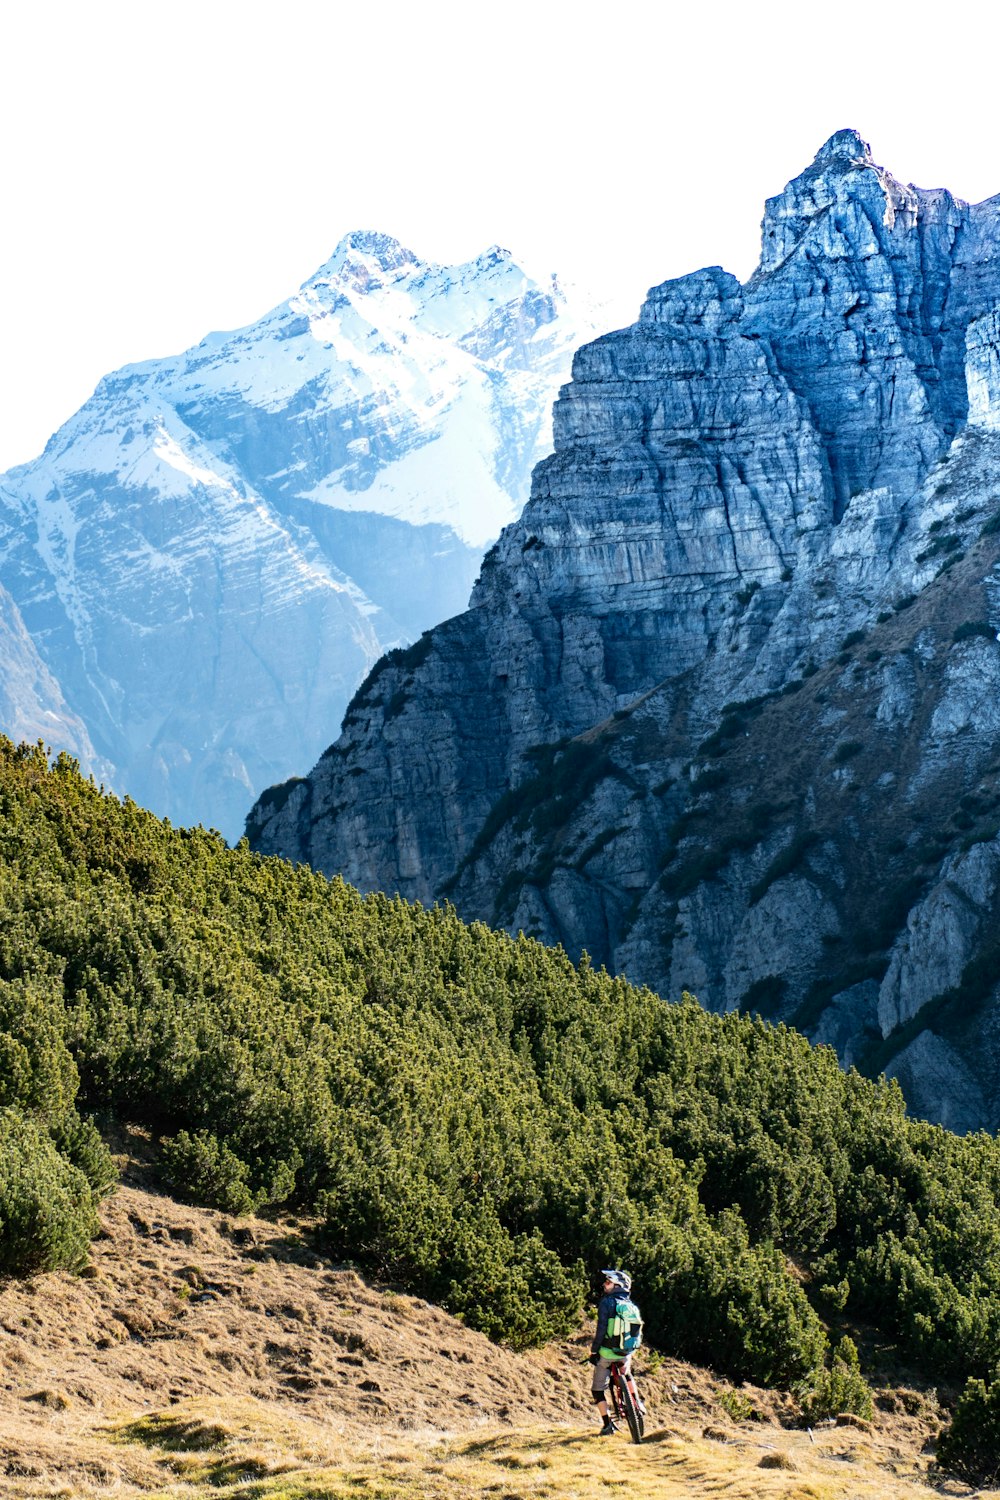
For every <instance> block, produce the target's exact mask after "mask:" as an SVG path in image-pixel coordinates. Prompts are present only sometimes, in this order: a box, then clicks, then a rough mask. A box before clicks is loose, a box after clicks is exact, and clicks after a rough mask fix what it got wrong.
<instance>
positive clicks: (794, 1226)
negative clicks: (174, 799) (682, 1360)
mask: <svg viewBox="0 0 1000 1500" xmlns="http://www.w3.org/2000/svg"><path fill="white" fill-rule="evenodd" d="M0 902H2V913H3V920H2V923H0V1269H2V1270H3V1271H5V1272H7V1273H11V1272H13V1273H26V1272H31V1271H35V1270H38V1269H41V1268H44V1267H50V1266H59V1265H63V1266H73V1265H76V1264H78V1263H79V1262H80V1260H81V1258H82V1256H83V1254H84V1253H85V1247H86V1242H87V1237H88V1235H89V1234H90V1233H91V1232H92V1230H93V1225H94V1202H95V1197H96V1195H98V1194H99V1193H100V1192H102V1191H103V1190H104V1189H105V1188H106V1187H107V1185H108V1182H109V1179H110V1168H109V1159H108V1157H107V1153H106V1152H105V1150H104V1149H103V1147H102V1146H101V1144H100V1142H99V1140H98V1139H97V1137H96V1135H95V1133H94V1131H93V1129H92V1127H90V1126H88V1125H87V1124H85V1123H84V1120H85V1118H86V1117H88V1116H91V1115H93V1116H96V1117H97V1118H99V1119H101V1118H104V1119H108V1120H111V1119H115V1118H117V1119H119V1120H130V1121H134V1122H137V1123H140V1124H143V1125H144V1126H146V1127H148V1128H149V1129H151V1130H152V1131H153V1132H154V1133H155V1134H156V1136H157V1137H158V1138H159V1140H160V1142H161V1148H162V1162H163V1169H164V1171H165V1173H166V1174H167V1175H168V1177H169V1179H170V1181H171V1182H172V1183H173V1185H174V1187H175V1189H176V1190H177V1191H178V1192H179V1193H182V1194H187V1195H188V1196H190V1197H192V1198H194V1199H196V1200H198V1201H204V1202H209V1203H214V1204H216V1205H218V1206H221V1207H223V1208H225V1209H226V1210H227V1211H229V1212H241V1211H245V1210H247V1209H249V1208H251V1207H255V1208H265V1207H266V1206H267V1205H288V1206H290V1207H294V1208H296V1209H298V1210H300V1211H305V1212H309V1213H312V1214H315V1215H316V1216H317V1217H318V1219H319V1221H320V1223H321V1234H322V1237H323V1239H324V1241H325V1244H326V1245H327V1247H328V1249H329V1251H330V1253H331V1254H334V1255H336V1256H338V1257H342V1258H346V1259H350V1260H353V1261H356V1262H358V1263H360V1264H362V1265H365V1266H369V1267H372V1268H374V1269H377V1270H378V1271H379V1272H381V1273H382V1274H383V1275H385V1276H388V1277H391V1278H394V1279H395V1280H396V1281H398V1282H399V1283H400V1284H402V1285H404V1286H406V1287H408V1288H409V1289H411V1290H414V1291H417V1292H420V1293H421V1294H423V1295H425V1296H428V1297H432V1298H435V1299H437V1300H440V1301H441V1302H443V1303H444V1305H445V1306H447V1307H449V1308H451V1309H452V1310H453V1311H455V1312H457V1313H460V1314H462V1315H463V1316H464V1317H465V1318H466V1319H467V1320H468V1322H469V1323H470V1324H472V1325H474V1326H476V1327H479V1328H483V1329H485V1330H486V1331H487V1332H489V1333H490V1334H493V1335H495V1336H497V1337H500V1338H503V1339H506V1340H509V1341H510V1342H512V1343H514V1344H526V1343H530V1342H535V1341H538V1340H542V1339H545V1338H547V1337H549V1336H551V1335H554V1334H557V1333H560V1332H562V1331H565V1330H567V1329H569V1328H570V1327H571V1326H572V1324H573V1322H574V1320H575V1318H576V1316H577V1315H578V1312H579V1308H580V1304H581V1301H582V1296H583V1293H584V1290H585V1288H586V1284H587V1280H588V1278H589V1275H590V1273H592V1272H593V1271H594V1270H595V1269H596V1268H598V1267H600V1266H601V1265H604V1264H608V1263H612V1264H616V1263H621V1264H624V1265H627V1266H628V1267H629V1269H630V1270H631V1271H632V1273H633V1275H634V1276H635V1279H636V1291H637V1296H638V1299H639V1301H640V1304H641V1306H642V1309H643V1313H644V1315H645V1318H646V1326H647V1331H648V1335H649V1337H650V1339H651V1340H652V1341H653V1343H654V1344H656V1345H658V1346H659V1347H661V1348H662V1349H664V1350H667V1351H670V1352H674V1353H677V1354H680V1355H684V1356H687V1357H690V1358H692V1359H696V1360H699V1361H703V1362H706V1363H709V1364H711V1365H712V1366H714V1368H715V1369H717V1370H718V1371H719V1372H720V1373H724V1374H726V1375H727V1376H729V1377H731V1378H733V1379H736V1380H739V1379H747V1378H749V1379H753V1380H755V1381H758V1382H762V1383H767V1384H781V1385H792V1384H796V1383H801V1382H805V1383H806V1385H805V1386H804V1387H803V1389H806V1388H808V1389H811V1390H812V1391H813V1392H814V1393H815V1400H816V1402H817V1404H818V1405H817V1409H818V1407H819V1405H822V1403H823V1402H824V1401H826V1402H828V1401H829V1400H833V1399H834V1395H836V1392H834V1395H830V1391H831V1390H832V1389H833V1387H834V1386H836V1387H837V1391H839V1390H840V1388H841V1387H843V1388H844V1389H847V1387H850V1391H851V1392H853V1397H852V1399H854V1400H855V1402H856V1403H857V1402H861V1403H862V1404H863V1403H864V1401H865V1399H866V1397H865V1391H864V1389H863V1382H861V1380H860V1374H859V1372H858V1370H857V1365H856V1360H853V1359H852V1346H850V1343H849V1340H848V1341H845V1342H841V1343H840V1345H839V1348H838V1350H837V1353H836V1356H835V1357H833V1358H832V1360H831V1357H830V1352H829V1340H828V1326H829V1324H830V1323H831V1322H832V1323H839V1322H841V1320H843V1319H845V1318H846V1319H848V1320H853V1321H857V1320H862V1321H864V1322H868V1323H870V1324H871V1325H874V1328H875V1329H876V1331H877V1333H878V1337H879V1340H880V1342H882V1343H883V1344H884V1343H886V1342H889V1343H893V1344H895V1346H896V1347H897V1349H898V1350H899V1352H900V1353H901V1354H902V1355H905V1357H906V1358H907V1359H909V1360H911V1361H912V1362H913V1363H914V1364H916V1365H917V1366H921V1367H923V1368H924V1369H925V1370H926V1371H927V1372H928V1374H929V1375H931V1376H932V1378H934V1379H935V1380H942V1379H948V1378H955V1379H964V1378H965V1376H966V1375H972V1376H975V1377H977V1378H980V1379H982V1378H988V1377H990V1376H991V1374H992V1372H993V1370H994V1368H995V1366H996V1364H997V1361H998V1358H1000V1210H998V1204H997V1196H998V1192H1000V1149H998V1146H997V1143H996V1142H995V1141H994V1140H993V1139H992V1138H991V1137H989V1136H986V1135H975V1136H970V1137H967V1138H958V1137H955V1136H952V1135H949V1134H948V1133H947V1132H946V1131H944V1130H941V1129H939V1128H937V1127H934V1126H931V1125H927V1124H922V1123H920V1122H914V1121H911V1120H909V1119H908V1118H907V1116H906V1111H905V1107H904V1104H903V1100H902V1097H901V1095H900V1093H899V1090H898V1088H897V1087H896V1086H895V1085H894V1084H891V1083H885V1082H884V1081H883V1082H881V1083H872V1082H869V1081H867V1080H865V1079H863V1078H861V1077H859V1076H858V1075H857V1074H856V1073H853V1072H852V1073H846V1074H845V1073H844V1072H842V1070H841V1069H840V1068H839V1067H838V1065H837V1061H836V1058H835V1056H834V1054H833V1052H832V1051H830V1050H829V1049H826V1048H813V1047H811V1046H810V1045H809V1044H808V1043H807V1042H806V1041H805V1040H804V1039H803V1038H802V1037H800V1036H798V1035H797V1034H796V1033H795V1032H793V1031H790V1030H788V1029H786V1028H785V1027H781V1026H779V1027H771V1026H769V1025H767V1024H765V1023H764V1022H762V1021H760V1020H759V1019H758V1020H750V1019H747V1018H744V1017H740V1016H736V1015H730V1016H725V1017H721V1016H712V1015H708V1014H706V1013H705V1012H703V1011H702V1010H701V1009H700V1008H699V1007H698V1005H697V1004H696V1003H695V1002H694V1001H693V1000H691V999H690V997H685V998H684V999H682V1000H681V1001H680V1002H679V1003H677V1004H666V1003H665V1002H664V1001H662V1000H661V999H659V998H658V997H657V996H655V995H653V994H651V993H649V992H648V991H645V990H640V989H636V988H633V987H631V986H630V985H628V984H627V983H625V982H624V981H623V980H618V979H611V978H609V977H608V976H607V975H606V974H604V973H603V972H601V973H597V972H594V971H593V970H592V968H591V966H590V964H589V963H588V962H587V960H586V959H584V961H583V962H581V964H580V965H578V966H574V965H573V964H571V963H570V962H569V960H568V958H567V957H566V955H565V954H563V953H562V952H561V951H558V950H557V951H551V950H547V949H545V948H543V947H541V946H540V945H539V944H537V943H535V942H532V941H530V940H528V939H525V938H521V939H518V940H512V939H510V938H507V937H505V936H503V935H500V934H497V933H495V932H492V931H490V930H489V929H487V928H486V927H484V926H482V925H480V924H472V925H469V926H466V925H464V924H463V923H461V922H460V921H459V920H458V918H457V917H456V916H455V914H454V912H453V911H452V910H451V909H450V908H447V907H444V908H440V909H437V908H436V909H434V910H431V911H428V910H424V909H422V908H420V907H419V906H409V905H407V904H406V903H404V902H402V901H399V900H389V899H387V898H385V897H383V896H377V895H376V896H370V897H367V898H364V899H363V898H361V897H360V896H359V895H358V894H357V893H356V892H354V891H353V890H351V889H350V888H349V887H347V886H345V885H344V884H343V883H342V882H340V881H336V880H334V881H332V882H331V881H327V880H325V879H323V878H322V877H320V876H317V875H314V874H312V873H311V872H310V871H308V870H306V869H305V868H301V867H300V868H292V867H291V866H290V865H287V864H285V863H283V862H282V861H280V860H276V859H261V858H259V857H257V856H255V855H252V854H251V853H250V852H249V850H248V849H247V847H246V845H245V844H242V845H240V847H238V848H237V849H235V850H230V849H227V848H226V846H225V844H224V843H223V841H222V840H221V839H220V838H219V837H218V836H217V835H216V834H213V833H207V832H205V831H203V830H200V829H199V830H194V831H190V830H178V829H172V828H170V826H169V825H168V824H166V823H162V822H159V821H158V820H157V819H155V818H153V817H152V816H151V815H149V814H147V813H145V812H143V811H142V810H140V809H139V808H138V807H136V806H135V805H134V804H133V803H131V802H129V801H128V800H126V801H125V802H124V803H119V802H118V801H116V800H115V799H114V798H111V797H107V796H105V795H104V794H103V793H101V792H100V791H98V790H97V789H96V788H95V787H94V786H93V785H92V784H90V783H88V782H86V781H84V780H83V779H82V778H81V777H80V776H79V774H78V772H77V769H76V767H75V765H74V763H73V762H72V761H71V760H69V759H68V758H64V757H61V758H59V759H58V760H57V761H56V762H55V764H54V765H52V766H51V767H50V766H49V765H48V763H47V760H46V757H45V754H44V753H43V751H42V750H41V749H37V748H35V749H32V748H27V747H21V748H15V747H14V746H12V745H11V744H10V743H9V742H6V741H2V742H0ZM824 1372H825V1373H824ZM838 1382H839V1385H838V1384H837V1383H838ZM849 1394H850V1393H849Z"/></svg>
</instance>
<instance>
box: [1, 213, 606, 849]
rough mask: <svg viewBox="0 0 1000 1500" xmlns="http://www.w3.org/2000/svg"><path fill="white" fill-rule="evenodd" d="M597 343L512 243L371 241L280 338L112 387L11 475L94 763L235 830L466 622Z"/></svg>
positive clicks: (204, 351) (18, 519) (57, 651)
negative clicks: (573, 367) (398, 670)
mask: <svg viewBox="0 0 1000 1500" xmlns="http://www.w3.org/2000/svg"><path fill="white" fill-rule="evenodd" d="M589 328H590V324H589V323H588V322H587V321H586V320H585V319H582V318H581V317H580V316H578V315H576V314H574V313H572V312H571V311H570V310H569V308H568V305H567V301H566V298H565V296H564V294H563V293H562V291H561V289H560V288H559V286H558V284H557V283H556V282H555V280H554V278H553V279H552V281H551V283H549V284H545V285H541V284H538V283H536V282H534V281H532V280H531V279H530V278H529V277H528V276H526V275H525V273H524V272H523V271H522V270H520V268H519V267H518V266H517V265H516V264H515V262H514V261H513V259H512V258H511V256H510V255H509V253H508V252H507V251H505V250H500V249H498V248H496V247H494V248H493V249H491V250H489V251H487V252H485V253H484V254H483V255H481V256H479V257H478V258H477V259H476V260H474V261H470V262H469V263H468V264H466V265H459V266H440V265H434V264H429V263H427V262H424V261H421V260H419V259H418V258H417V257H416V256H415V255H414V254H413V253H412V252H411V251H410V250H407V249H406V248H405V247H404V246H402V245H400V244H399V243H398V242H397V241H396V240H393V239H391V238H390V237H388V236H387V235H382V234H371V233H355V234H351V235H348V236H347V237H346V238H345V239H344V240H343V241H342V242H341V243H340V245H339V246H338V247H337V249H336V251H335V253H334V255H333V256H332V257H331V259H330V260H329V261H328V262H327V264H326V265H324V266H322V267H321V268H320V270H319V271H317V272H316V274H315V275H314V276H312V277H311V278H310V279H309V280H308V281H307V282H306V283H305V284H304V285H303V286H302V287H301V288H300V290H299V291H298V292H297V293H296V295H295V296H293V297H291V298H290V299H289V300H288V301H286V302H283V303H281V304H280V306H278V307H276V308H275V309H274V310H273V311H272V312H270V313H268V314H267V315H266V316H265V317H263V318H262V319H260V321H259V322H257V323H254V324H252V325H250V326H249V327H246V328H242V329H239V330H237V331H236V332H234V333H215V334H211V335H209V337H207V338H206V339H204V340H203V341H202V342H201V343H200V344H198V345H197V346H196V347H195V348H193V349H189V350H188V351H187V352H186V353H184V354H181V355H179V356H177V357H174V358H169V359H159V360H151V361H148V362H146V363H143V364H137V365H128V366H126V367H125V368H124V369H122V370H119V371H117V372H116V373H114V374H112V375H109V376H107V377H106V378H105V379H103V380H102V381H101V382H100V384H99V385H98V387H97V390H96V391H95V393H94V395H93V397H92V398H91V399H90V400H89V401H88V402H87V403H86V405H85V406H83V407H82V408H81V409H80V411H79V412H77V413H76V415H75V416H74V417H72V418H71V419H70V421H68V422H67V423H66V424H65V426H63V427H62V428H60V429H59V431H58V432H57V433H56V434H55V435H54V436H53V437H52V438H51V439H50V441H49V443H48V445H47V447H46V449H45V452H44V454H43V455H42V456H41V457H40V458H39V459H37V460H35V461H34V462H33V463H29V464H25V465H22V466H20V467H18V468H16V469H12V470H10V471H9V472H8V473H6V474H4V475H2V476H0V584H2V586H3V587H5V588H6V589H7V590H8V591H9V593H10V595H11V597H12V599H13V601H14V604H15V605H16V607H17V608H18V610H19V611H20V614H21V616H22V618H23V621H24V624H25V627H26V629H27V631H28V633H29V635H30V637H31V640H32V641H33V642H34V645H35V647H36V649H37V651H38V653H39V655H40V657H41V659H42V661H43V663H44V664H45V667H46V668H47V670H48V672H49V673H50V675H51V676H52V677H53V678H54V679H55V681H56V682H57V683H58V685H59V690H61V693H62V694H63V696H64V697H65V700H66V703H67V705H68V708H69V711H70V712H72V713H73V714H75V715H76V716H77V718H78V719H79V720H80V721H82V724H83V725H85V726H86V733H87V734H89V737H90V740H91V741H92V745H93V749H94V752H95V754H94V755H93V756H92V755H89V754H85V755H84V756H83V759H84V762H85V764H86V765H88V767H89V766H93V765H94V764H95V763H96V761H97V758H98V757H100V758H101V760H102V762H103V764H104V766H106V767H109V768H110V770H109V775H110V778H111V780H112V782H113V784H114V785H115V786H116V787H117V788H118V789H119V790H120V791H125V792H128V793H129V794H130V795H131V796H132V797H134V798H135V799H136V800H138V801H139V802H141V803H143V804H145V805H147V806H149V807H150V808H153V809H154V810H156V811H158V812H160V813H162V814H168V815H169V816H170V817H171V818H173V819H174V820H175V821H177V822H183V823H192V822H199V821H201V822H205V823H206V824H208V823H211V824H214V825H215V826H217V827H219V828H220V829H222V830H223V831H224V832H226V833H227V834H228V835H229V836H231V837H235V836H236V835H237V834H238V833H239V831H240V829H241V828H242V824H243V820H244V817H245V814H246V809H247V807H248V806H249V805H250V803H251V802H252V800H253V798H254V796H255V795H256V794H257V793H258V792H259V791H260V790H261V789H262V788H263V787H265V786H267V785H268V783H269V782H271V781H273V780H275V779H276V778H278V777H283V776H287V775H288V774H289V773H290V772H291V771H293V770H294V769H296V768H298V767H300V766H302V765H303V764H308V763H309V762H310V761H311V760H312V759H313V758H314V757H315V756H316V755H318V754H319V752H320V750H321V749H322V748H323V746H324V745H325V744H326V743H327V742H328V740H329V736H330V734H331V732H333V730H334V729H335V728H336V726H337V725H338V724H339V722H340V719H341V715H342V713H343V710H344V707H345V705H346V703H347V701H348V699H349V697H350V695H351V693H352V692H353V690H354V689H355V687H356V686H357V685H358V683H359V681H360V680H361V679H362V678H363V676H364V674H365V672H366V671H367V669H368V668H369V667H370V666H371V664H372V663H373V662H374V661H375V660H376V659H377V658H378V657H379V656H380V655H381V654H382V652H383V651H385V650H386V649H387V648H389V647H392V646H395V645H399V644H401V643H405V642H407V641H409V640H411V639H412V638H413V637H415V636H417V635H419V634H420V632H421V630H423V629H424V628H426V627H427V626H429V625H431V624H434V623H436V622H437V621H439V620H441V619H442V618H444V617H445V616H447V615H449V614H453V613H455V612H457V611H459V610H461V609H463V608H464V607H465V605H466V603H467V600H468V596H469V590H470V588H471V585H472V582H473V580H474V578H475V574H476V570H477V568H478V565H479V561H480V558H481V555H482V551H483V548H484V546H485V545H486V544H487V542H489V541H491V540H492V539H493V538H495V537H496V536H497V535H498V534H499V532H500V530H501V528H502V527H503V526H504V525H505V524H506V523H508V522H509V521H511V520H513V518H514V517H515V516H516V515H517V513H518V511H519V510H520V508H521V506H522V504H523V503H524V500H525V498H526V497H527V493H528V482H529V476H530V473H531V469H532V466H533V464H534V462H535V460H536V459H537V458H538V457H539V456H541V454H543V453H544V452H545V451H546V450H547V448H548V446H549V443H550V436H549V433H550V425H549V419H550V408H551V403H552V400H553V397H554V395H555V393H556V391H557V390H558V387H559V385H560V382H561V381H562V380H563V379H564V378H565V376H566V374H567V372H568V368H569V360H570V351H571V349H572V348H573V347H574V345H575V344H576V343H578V342H579V339H580V337H581V336H582V333H583V332H584V331H586V330H587V329H589ZM4 727H5V728H8V729H10V730H12V731H13V730H15V728H16V724H15V721H14V720H12V719H10V718H8V719H7V720H5V721H4ZM52 742H53V743H54V744H56V745H57V746H59V747H63V746H68V745H69V743H70V742H69V741H68V740H65V739H63V738H62V737H61V736H60V735H59V734H55V733H54V734H53V736H52ZM73 743H74V748H75V749H77V750H81V749H83V745H82V742H81V741H80V739H79V736H78V737H77V739H76V741H74V742H73Z"/></svg>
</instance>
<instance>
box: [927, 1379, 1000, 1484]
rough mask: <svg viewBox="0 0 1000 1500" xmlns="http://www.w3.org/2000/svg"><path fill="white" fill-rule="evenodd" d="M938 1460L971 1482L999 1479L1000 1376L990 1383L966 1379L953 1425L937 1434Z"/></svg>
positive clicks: (994, 1481) (952, 1471)
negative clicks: (938, 1435) (939, 1434)
mask: <svg viewBox="0 0 1000 1500" xmlns="http://www.w3.org/2000/svg"><path fill="white" fill-rule="evenodd" d="M937 1462H938V1464H939V1465H940V1467H941V1468H942V1469H946V1470H948V1471H949V1472H950V1473H952V1474H957V1475H958V1476H959V1478H961V1479H964V1480H966V1481H967V1482H968V1483H969V1484H973V1485H989V1486H991V1487H992V1486H993V1485H995V1484H996V1483H997V1481H998V1479H1000V1377H998V1378H996V1379H994V1380H993V1381H992V1382H991V1383H990V1384H989V1385H987V1384H986V1382H985V1381H984V1380H979V1379H970V1380H968V1381H967V1382H966V1386H965V1390H964V1391H963V1392H962V1394H961V1396H960V1397H959V1399H958V1404H957V1405H956V1407H955V1413H954V1416H953V1417H952V1420H951V1425H950V1426H948V1427H946V1428H945V1429H944V1431H943V1432H942V1433H941V1436H940V1437H939V1438H938V1445H937Z"/></svg>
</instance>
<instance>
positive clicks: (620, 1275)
mask: <svg viewBox="0 0 1000 1500" xmlns="http://www.w3.org/2000/svg"><path fill="white" fill-rule="evenodd" d="M601 1280H602V1281H613V1282H614V1284H615V1286H617V1287H621V1289H622V1291H623V1292H624V1293H625V1295H626V1297H627V1296H628V1295H629V1294H630V1292H631V1291H632V1278H631V1276H630V1275H629V1274H628V1272H627V1271H602V1272H601Z"/></svg>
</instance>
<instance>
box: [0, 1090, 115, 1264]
mask: <svg viewBox="0 0 1000 1500" xmlns="http://www.w3.org/2000/svg"><path fill="white" fill-rule="evenodd" d="M94 1196H95V1195H94V1193H93V1191H92V1189H91V1186H90V1184H89V1182H88V1181H87V1179H86V1177H85V1176H84V1175H83V1173H82V1172H81V1171H80V1170H79V1168H77V1167H74V1166H73V1165H72V1164H71V1163H70V1162H68V1161H67V1160H66V1159H65V1157H63V1156H60V1154H59V1152H58V1150H57V1149H56V1147H55V1145H54V1143H53V1141H52V1138H51V1137H50V1136H49V1134H48V1133H47V1132H46V1131H45V1130H44V1129H43V1128H42V1127H41V1126H40V1125H38V1124H37V1123H36V1122H35V1121H34V1120H32V1119H30V1118H28V1117H27V1116H26V1115H24V1114H23V1113H22V1112H21V1111H20V1110H18V1109H0V1275H4V1276H11V1275H13V1276H27V1275H31V1274H33V1273H35V1272H37V1271H56V1270H77V1269H78V1268H79V1267H80V1266H82V1265H83V1264H84V1263H85V1262H86V1259H87V1247H88V1244H89V1242H90V1239H91V1237H92V1235H93V1234H94V1233H95V1232H96V1229H97V1215H96V1212H95V1207H94Z"/></svg>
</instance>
